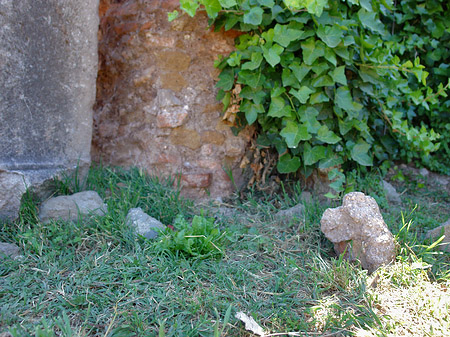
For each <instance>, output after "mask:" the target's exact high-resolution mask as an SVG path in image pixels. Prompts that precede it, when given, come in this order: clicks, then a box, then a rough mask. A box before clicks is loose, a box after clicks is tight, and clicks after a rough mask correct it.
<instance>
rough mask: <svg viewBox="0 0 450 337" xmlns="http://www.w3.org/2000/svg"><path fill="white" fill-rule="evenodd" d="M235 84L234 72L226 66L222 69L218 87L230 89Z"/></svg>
mask: <svg viewBox="0 0 450 337" xmlns="http://www.w3.org/2000/svg"><path fill="white" fill-rule="evenodd" d="M233 84H234V72H233V69H231V68H226V69H224V70H222V72H221V73H220V75H219V81H218V82H217V84H216V87H217V88H221V89H222V90H225V91H228V90H231V88H233Z"/></svg>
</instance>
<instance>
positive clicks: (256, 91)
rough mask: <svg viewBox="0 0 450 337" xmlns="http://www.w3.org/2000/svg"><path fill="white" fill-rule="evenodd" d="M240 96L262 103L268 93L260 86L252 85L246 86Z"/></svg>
mask: <svg viewBox="0 0 450 337" xmlns="http://www.w3.org/2000/svg"><path fill="white" fill-rule="evenodd" d="M239 96H240V97H241V98H247V99H251V100H252V101H253V102H255V103H256V104H261V103H263V101H264V98H265V97H266V93H265V92H264V90H262V88H260V87H256V88H252V87H250V86H245V87H244V88H242V90H241V93H240V94H239Z"/></svg>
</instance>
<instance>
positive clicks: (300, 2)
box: [283, 0, 328, 16]
mask: <svg viewBox="0 0 450 337" xmlns="http://www.w3.org/2000/svg"><path fill="white" fill-rule="evenodd" d="M283 2H284V3H285V4H286V6H287V7H288V8H289V9H291V10H299V9H304V8H306V10H307V11H308V13H310V14H314V15H316V16H321V15H322V12H323V8H324V7H325V6H326V5H327V4H328V0H283Z"/></svg>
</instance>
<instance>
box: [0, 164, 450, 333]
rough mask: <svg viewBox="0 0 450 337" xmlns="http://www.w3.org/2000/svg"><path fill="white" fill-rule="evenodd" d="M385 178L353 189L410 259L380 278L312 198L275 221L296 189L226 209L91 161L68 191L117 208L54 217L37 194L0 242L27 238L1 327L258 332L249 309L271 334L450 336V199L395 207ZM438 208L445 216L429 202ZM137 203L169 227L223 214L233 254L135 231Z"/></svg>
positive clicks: (220, 223)
mask: <svg viewBox="0 0 450 337" xmlns="http://www.w3.org/2000/svg"><path fill="white" fill-rule="evenodd" d="M380 179H381V178H380V177H379V176H377V175H368V176H366V177H365V178H361V177H360V176H358V175H356V176H355V188H357V189H359V190H362V191H364V192H366V193H368V194H370V195H373V196H375V197H376V198H377V201H378V202H379V204H380V205H381V206H382V207H383V210H382V212H383V215H384V217H385V220H386V222H387V223H388V225H389V226H390V229H391V230H392V232H393V233H394V235H396V238H397V244H398V256H397V261H396V262H395V263H394V264H392V265H390V266H387V267H384V268H381V269H379V270H378V271H377V272H375V273H374V274H372V275H368V274H367V272H366V271H364V270H362V269H361V268H360V267H359V266H356V265H352V264H350V263H348V262H346V261H345V260H342V259H341V258H339V257H335V256H334V254H333V251H332V246H331V243H329V242H328V241H327V240H326V239H325V238H324V236H323V235H322V234H321V233H320V230H319V222H320V218H321V215H322V213H323V211H324V210H325V208H326V206H322V205H321V204H320V203H318V202H317V201H315V200H313V201H312V202H311V203H309V204H308V205H307V207H306V212H305V215H304V217H303V218H302V219H296V220H294V221H291V222H290V223H279V222H277V220H276V218H275V217H274V216H273V215H274V214H275V212H276V211H278V209H280V208H282V209H286V208H289V207H291V206H294V205H295V204H297V203H298V202H299V195H300V192H301V190H300V188H299V186H298V185H294V186H293V187H292V188H291V189H290V190H292V193H283V194H282V195H274V196H271V195H260V194H258V193H257V192H255V191H249V193H248V194H247V195H246V196H245V197H244V198H239V199H238V198H236V199H234V200H230V202H229V203H228V206H230V207H228V208H227V209H226V212H225V211H224V207H223V206H222V208H220V209H219V208H218V207H217V206H216V205H213V204H207V203H205V204H203V205H194V204H193V203H192V202H190V201H188V200H185V199H183V198H182V197H181V196H180V194H179V193H178V192H177V190H176V189H174V188H173V186H174V185H176V182H174V181H171V180H166V181H160V180H158V179H156V178H152V177H148V176H146V175H145V174H143V173H142V172H141V171H139V170H137V169H133V170H130V171H125V170H119V169H117V170H113V169H108V168H101V167H99V168H93V169H91V171H90V173H89V178H88V180H87V182H86V184H85V185H83V186H80V185H77V184H74V183H72V182H71V180H70V179H66V180H65V181H62V182H59V183H58V184H57V186H58V190H57V191H56V193H57V194H66V193H73V192H77V191H79V190H85V189H94V190H96V191H97V192H99V194H100V195H101V196H102V197H103V198H104V200H105V202H106V203H107V205H108V215H106V216H104V217H97V218H92V219H84V220H80V221H78V222H77V223H65V222H61V221H59V222H51V223H48V224H42V223H39V220H38V217H37V209H38V206H39V202H38V201H37V200H34V199H33V196H32V195H27V196H26V197H25V198H24V202H23V206H22V210H21V216H20V219H19V220H18V221H16V222H15V223H11V224H7V223H3V224H0V241H6V242H13V243H16V244H18V245H19V246H20V247H21V249H22V255H23V257H22V258H21V259H18V260H11V259H6V260H3V261H2V263H1V264H0V333H2V332H7V331H9V333H10V334H11V335H12V336H39V337H46V336H115V337H119V336H251V335H252V334H251V333H250V332H248V331H246V330H245V329H244V325H243V324H242V323H241V322H240V321H238V320H237V319H236V318H235V317H234V316H235V314H236V312H238V311H243V312H245V313H246V314H249V315H251V316H252V317H253V318H254V319H255V320H256V321H257V322H258V324H259V325H261V326H262V327H263V328H264V330H265V331H266V332H268V333H269V334H272V335H275V334H277V335H282V333H288V332H291V335H292V336H347V335H356V336H448V335H450V325H449V324H450V315H449V293H448V287H449V285H450V273H449V272H448V270H449V265H450V258H449V254H443V253H440V252H438V251H437V250H436V249H435V248H432V249H429V244H430V243H429V242H425V241H424V239H423V234H424V231H425V230H426V229H428V228H432V227H436V226H437V225H438V223H439V222H442V221H443V220H446V219H444V218H445V217H448V216H449V214H448V212H449V211H448V209H449V208H445V207H446V205H447V203H448V202H449V201H448V195H442V193H441V192H438V191H437V192H436V191H435V192H432V191H429V192H428V191H427V193H428V194H427V195H425V196H424V193H417V194H414V193H411V194H408V195H405V196H404V197H405V198H407V202H406V206H405V207H406V208H405V209H401V208H396V207H391V206H390V205H389V204H388V203H387V201H386V199H385V198H384V196H383V193H382V191H380V189H379V186H380ZM283 190H284V189H283ZM439 193H441V194H439ZM430 200H432V201H431V202H430ZM416 201H417V202H418V205H419V206H417V207H415V205H416ZM436 202H437V203H440V204H439V205H438V207H439V209H443V210H447V214H444V213H443V212H439V213H438V212H435V211H434V210H435V209H436V208H435V207H434V206H436V204H434V206H429V205H430V203H436ZM133 207H141V208H143V210H144V211H145V212H147V213H148V214H149V215H151V216H153V217H155V218H157V219H159V220H161V221H162V222H163V223H165V224H174V223H176V221H177V220H176V219H177V216H179V215H181V216H183V218H184V219H186V221H189V222H190V221H192V220H193V219H194V216H196V215H197V216H201V217H202V216H204V217H205V218H207V217H208V216H214V217H215V218H216V221H215V224H216V225H217V227H218V228H219V229H220V231H221V233H225V234H224V238H225V242H224V243H223V247H224V256H223V257H222V258H221V259H217V258H214V259H212V258H210V259H200V258H195V257H190V256H189V255H186V254H174V253H173V252H171V251H168V250H164V249H161V245H160V244H159V243H158V242H159V241H156V242H150V241H146V240H144V239H136V238H135V236H134V234H133V233H132V231H131V230H130V229H129V228H128V227H127V226H125V216H126V214H127V212H128V210H129V209H130V208H133ZM414 208H415V210H414V211H413V209H414ZM202 212H203V213H202ZM402 215H403V216H402ZM285 335H287V334H285Z"/></svg>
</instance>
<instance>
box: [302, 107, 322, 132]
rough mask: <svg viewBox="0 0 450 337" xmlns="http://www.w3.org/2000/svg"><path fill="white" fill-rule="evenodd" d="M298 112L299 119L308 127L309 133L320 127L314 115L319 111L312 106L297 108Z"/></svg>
mask: <svg viewBox="0 0 450 337" xmlns="http://www.w3.org/2000/svg"><path fill="white" fill-rule="evenodd" d="M298 114H299V116H300V120H301V121H302V122H303V123H305V125H306V126H307V128H308V132H309V133H317V131H318V130H319V129H320V127H321V125H320V123H319V122H318V121H317V119H316V117H317V116H318V115H319V111H317V109H315V108H313V107H312V106H308V107H306V106H302V107H301V108H300V109H299V110H298Z"/></svg>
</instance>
